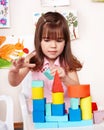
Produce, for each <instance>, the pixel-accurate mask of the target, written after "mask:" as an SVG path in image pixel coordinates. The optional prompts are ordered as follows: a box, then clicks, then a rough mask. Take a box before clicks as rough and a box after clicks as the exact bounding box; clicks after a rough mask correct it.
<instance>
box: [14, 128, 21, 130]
mask: <svg viewBox="0 0 104 130" xmlns="http://www.w3.org/2000/svg"><path fill="white" fill-rule="evenodd" d="M14 130H23V128H15V129H14Z"/></svg>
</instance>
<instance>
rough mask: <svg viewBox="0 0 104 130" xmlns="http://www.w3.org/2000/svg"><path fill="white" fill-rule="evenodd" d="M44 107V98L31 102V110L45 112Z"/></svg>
mask: <svg viewBox="0 0 104 130" xmlns="http://www.w3.org/2000/svg"><path fill="white" fill-rule="evenodd" d="M45 106H46V98H43V99H34V100H33V110H35V111H37V110H39V111H45V110H46V107H45Z"/></svg>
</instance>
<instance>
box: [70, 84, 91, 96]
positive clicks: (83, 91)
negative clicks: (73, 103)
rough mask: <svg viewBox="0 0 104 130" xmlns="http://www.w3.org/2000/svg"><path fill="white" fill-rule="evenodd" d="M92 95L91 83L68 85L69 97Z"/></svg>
mask: <svg viewBox="0 0 104 130" xmlns="http://www.w3.org/2000/svg"><path fill="white" fill-rule="evenodd" d="M88 96H90V85H89V84H84V85H70V86H68V97H71V98H82V97H88Z"/></svg>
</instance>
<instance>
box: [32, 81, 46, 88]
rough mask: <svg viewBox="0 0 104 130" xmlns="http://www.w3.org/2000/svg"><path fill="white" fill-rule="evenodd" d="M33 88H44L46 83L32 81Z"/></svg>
mask: <svg viewBox="0 0 104 130" xmlns="http://www.w3.org/2000/svg"><path fill="white" fill-rule="evenodd" d="M31 86H32V87H33V88H34V87H36V88H37V87H44V81H43V80H32V83H31Z"/></svg>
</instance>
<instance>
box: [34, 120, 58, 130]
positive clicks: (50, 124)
mask: <svg viewBox="0 0 104 130" xmlns="http://www.w3.org/2000/svg"><path fill="white" fill-rule="evenodd" d="M34 127H35V128H38V129H39V128H40V129H41V128H58V123H57V122H44V123H34Z"/></svg>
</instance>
